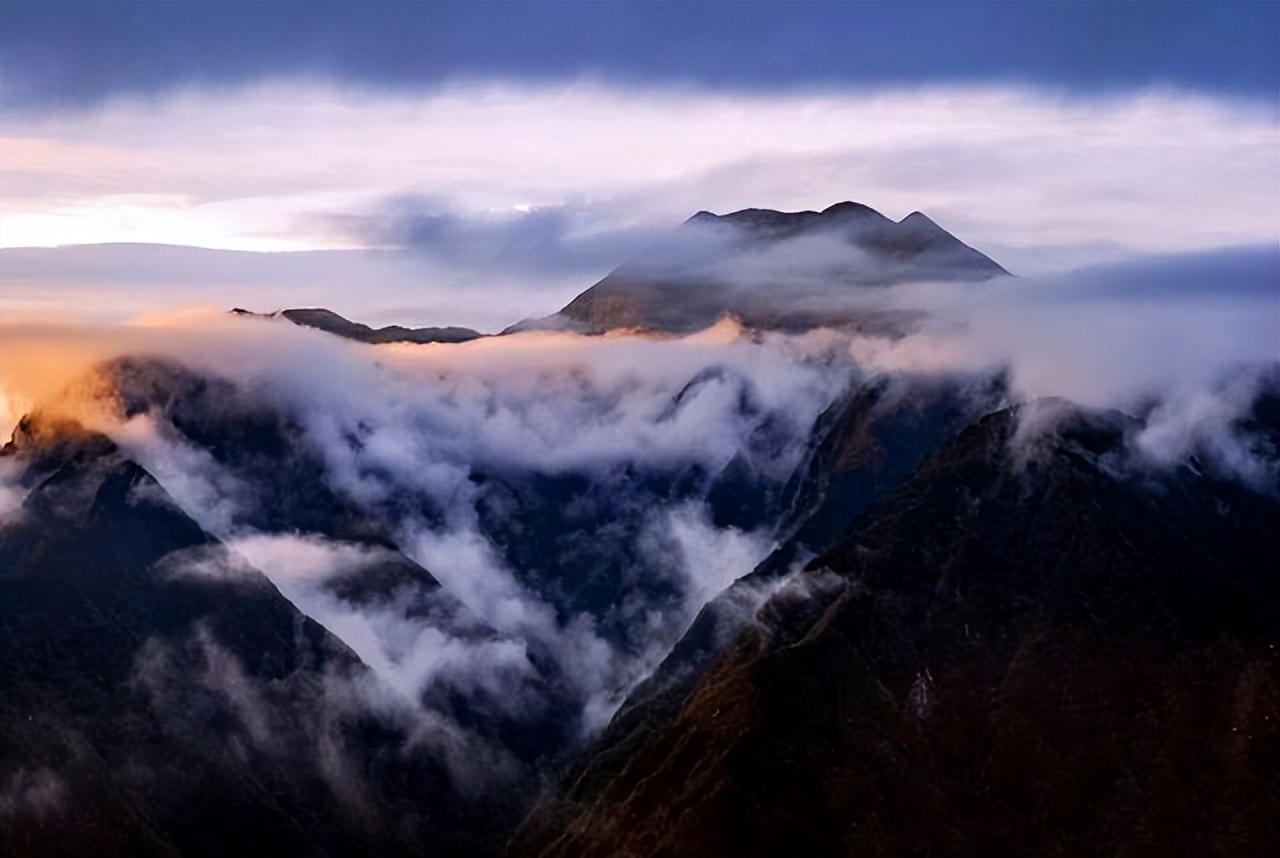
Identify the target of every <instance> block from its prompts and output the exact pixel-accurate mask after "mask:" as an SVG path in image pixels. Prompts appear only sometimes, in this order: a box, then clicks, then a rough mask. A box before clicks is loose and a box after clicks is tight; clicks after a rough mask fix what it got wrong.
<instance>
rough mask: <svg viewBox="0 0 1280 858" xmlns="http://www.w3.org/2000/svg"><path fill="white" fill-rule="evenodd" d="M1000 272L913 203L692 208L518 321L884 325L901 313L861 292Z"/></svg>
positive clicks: (896, 322) (674, 326)
mask: <svg viewBox="0 0 1280 858" xmlns="http://www.w3.org/2000/svg"><path fill="white" fill-rule="evenodd" d="M799 240H803V241H804V242H805V244H804V245H801V244H799V243H794V242H797V241H799ZM811 241H812V242H813V243H809V242H811ZM1008 273H1009V272H1007V271H1005V269H1004V268H1002V267H1001V266H1000V265H998V264H997V263H996V262H994V261H993V260H992V259H990V258H989V257H987V256H985V255H984V254H982V253H980V252H979V251H977V250H974V249H973V248H972V247H970V246H969V245H967V244H965V243H964V242H962V241H960V240H959V239H958V238H956V237H955V236H953V235H952V234H951V233H949V232H947V231H946V230H945V229H943V228H942V227H940V226H938V224H937V223H935V222H934V221H933V220H931V219H930V218H929V217H927V216H926V215H924V214H922V213H920V212H918V211H916V212H912V213H911V214H909V215H907V216H906V217H905V218H903V219H902V220H901V221H893V220H891V219H890V218H888V217H885V216H884V215H883V214H881V213H880V212H878V211H876V210H875V209H873V208H871V207H870V206H867V205H864V204H863V203H857V202H853V201H851V200H845V201H843V202H838V203H835V204H834V205H831V206H828V207H827V208H825V209H823V210H822V211H820V212H819V211H810V210H806V211H796V212H783V211H775V210H774V209H763V208H747V209H740V210H738V211H735V212H731V213H729V214H724V215H717V214H714V213H712V212H709V211H700V212H698V213H697V214H695V215H694V216H693V217H691V218H689V219H688V220H687V221H685V223H684V225H683V227H681V228H680V229H677V230H676V231H675V232H674V234H673V236H672V240H669V241H666V242H665V243H664V242H659V243H658V244H656V245H654V246H653V247H651V248H649V250H648V251H647V252H646V253H645V254H644V255H643V256H642V257H640V258H637V259H634V260H632V261H630V262H628V263H626V264H625V265H622V266H621V267H619V268H617V269H615V270H614V271H613V272H612V273H610V274H609V276H607V277H605V278H604V279H603V280H601V281H600V282H598V283H596V284H595V285H594V286H592V287H591V288H590V289H588V290H587V291H586V292H583V293H582V294H581V295H579V296H578V297H577V298H575V299H574V300H573V301H571V302H570V303H569V304H568V305H566V306H565V307H564V308H563V309H562V310H561V311H560V313H559V314H557V316H554V317H550V318H548V319H545V320H541V321H539V322H534V323H530V324H528V325H526V326H527V327H539V328H563V327H573V328H577V329H582V330H590V331H604V330H609V329H611V328H642V329H647V330H653V331H666V332H670V333H681V332H688V331H693V330H698V329H701V328H705V327H707V326H709V325H711V324H714V323H715V321H716V320H717V319H718V318H720V317H721V316H723V315H725V314H732V315H734V316H736V317H738V318H739V319H741V320H742V321H743V323H744V324H746V325H747V326H748V327H755V328H775V329H777V328H781V329H787V330H802V329H806V328H812V327H819V326H823V325H841V326H847V325H853V326H855V327H858V328H859V329H860V330H864V331H870V330H875V331H880V332H888V333H892V332H898V331H900V330H901V325H900V323H901V322H902V320H901V319H896V318H895V319H892V320H886V319H884V318H880V317H876V318H874V319H873V318H872V315H874V314H873V313H872V311H871V310H869V309H868V308H866V307H857V308H854V307H853V306H852V305H851V304H850V300H851V299H856V298H857V296H858V294H859V293H860V290H862V289H863V288H866V287H885V286H892V285H893V284H895V283H905V282H912V281H916V282H919V281H943V282H976V281H981V280H987V279H990V278H992V277H998V276H1002V275H1007V274H1008ZM863 294H865V293H863Z"/></svg>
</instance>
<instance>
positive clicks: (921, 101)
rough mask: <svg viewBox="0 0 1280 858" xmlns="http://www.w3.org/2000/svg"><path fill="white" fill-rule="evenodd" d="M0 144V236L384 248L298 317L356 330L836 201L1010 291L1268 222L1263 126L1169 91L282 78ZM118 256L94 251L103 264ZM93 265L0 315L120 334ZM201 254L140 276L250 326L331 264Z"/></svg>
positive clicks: (345, 264) (72, 116)
mask: <svg viewBox="0 0 1280 858" xmlns="http://www.w3.org/2000/svg"><path fill="white" fill-rule="evenodd" d="M0 129H3V139H0V164H3V173H4V175H3V180H4V182H5V187H6V207H5V211H4V213H3V229H2V230H0V240H2V241H3V242H4V244H5V245H7V246H9V247H14V246H19V245H28V246H30V245H51V244H59V245H64V244H73V243H101V242H145V243H166V244H183V245H198V246H203V247H212V248H219V249H236V250H242V251H268V250H317V249H352V248H369V247H379V248H384V249H388V250H390V249H397V250H398V252H399V255H394V256H392V257H388V256H385V255H379V254H370V255H352V256H346V257H340V258H338V257H334V260H337V265H336V270H335V271H334V273H333V274H331V275H330V276H327V277H325V276H321V277H318V278H316V279H315V281H314V282H315V285H314V288H313V290H312V293H311V296H310V300H308V301H307V302H306V303H308V304H326V303H327V304H341V303H342V301H343V297H342V296H343V295H344V294H349V293H350V292H351V290H352V289H354V288H357V287H363V286H364V285H365V284H371V286H372V288H371V289H370V300H369V301H367V302H366V304H365V306H364V307H363V308H354V309H353V310H351V311H350V312H351V314H352V315H354V316H356V317H360V318H366V319H371V320H372V321H379V322H380V321H384V320H385V321H388V322H389V321H396V320H395V319H393V318H392V316H393V314H394V311H395V310H396V309H398V308H406V307H411V308H412V307H416V308H418V312H419V314H418V315H417V317H416V318H415V319H412V320H406V319H399V320H398V321H402V322H417V323H421V324H445V323H456V324H465V325H469V326H472V327H479V328H481V329H488V330H493V329H500V328H502V327H504V326H505V325H507V324H510V323H512V322H514V321H515V320H517V319H519V318H521V317H524V316H531V315H545V314H546V313H547V312H550V311H552V310H554V309H555V308H556V307H557V306H560V305H562V304H563V303H564V302H565V301H567V300H568V299H569V298H571V297H572V296H573V295H574V294H576V293H577V292H579V291H581V289H582V288H584V287H585V286H586V285H588V284H589V283H590V282H591V281H593V280H594V279H597V278H599V277H600V276H603V275H604V274H605V273H606V272H607V271H608V270H609V269H610V268H612V267H613V266H614V265H616V264H618V263H620V262H622V261H624V260H625V259H626V258H628V257H629V256H630V255H631V253H638V252H642V251H643V250H644V248H645V247H647V246H648V244H649V243H650V242H651V241H652V240H653V237H654V236H655V235H656V234H659V233H660V232H661V231H663V230H665V229H669V228H671V227H672V226H674V225H675V224H677V223H679V222H681V221H683V220H684V219H685V218H687V217H688V216H689V215H691V214H692V213H693V212H695V211H698V210H700V209H710V210H713V211H717V212H721V213H723V212H728V211H733V210H736V209H740V208H745V207H750V206H762V207H770V208H776V209H780V210H798V209H809V208H822V207H825V206H826V205H829V204H830V203H833V202H836V201H837V200H839V199H842V198H850V199H855V200H858V201H860V202H864V203H866V204H869V205H871V206H872V207H874V208H877V209H879V210H881V211H883V212H885V213H886V214H888V215H890V216H891V217H893V218H894V219H898V218H901V217H902V216H903V215H905V214H907V213H908V212H910V211H912V210H917V209H918V210H922V211H925V212H926V213H928V214H929V215H930V216H932V217H933V218H934V219H935V220H937V221H938V222H939V223H941V224H942V225H943V226H945V227H946V228H948V229H949V230H951V231H952V232H954V233H955V234H957V235H958V236H959V237H960V238H961V239H963V240H964V241H966V242H967V243H969V244H972V245H973V246H975V247H978V248H980V249H982V250H983V251H984V252H986V253H988V254H989V255H991V256H992V257H993V258H994V259H996V260H997V261H998V262H1000V263H1001V264H1003V265H1005V267H1007V268H1009V269H1010V270H1012V271H1015V272H1017V273H1023V274H1034V273H1044V272H1047V271H1053V270H1064V269H1068V268H1074V267H1079V266H1080V265H1083V264H1089V263H1098V262H1103V261H1115V260H1118V259H1122V258H1125V257H1128V256H1134V255H1142V254H1149V253H1171V252H1177V251H1189V250H1204V249H1212V248H1218V247H1228V246H1238V245H1245V244H1254V243H1259V242H1270V241H1272V240H1273V239H1274V224H1275V222H1276V219H1277V217H1278V216H1280V202H1278V200H1277V196H1276V194H1275V191H1274V188H1275V187H1276V186H1277V184H1280V167H1277V164H1276V160H1275V158H1274V152H1275V150H1276V148H1277V145H1280V131H1278V130H1277V125H1276V121H1275V116H1274V111H1273V110H1270V109H1269V108H1267V107H1266V106H1261V105H1258V104H1254V103H1251V102H1232V101H1226V100H1214V99H1211V98H1207V97H1205V96H1202V95H1195V94H1188V93H1185V92H1178V91H1174V90H1154V91H1145V92H1142V93H1138V94H1129V95H1114V96H1109V97H1105V98H1083V97H1064V96H1062V95H1060V94H1057V93H1054V92H1052V91H1046V90H1038V89H1026V88H1008V87H1000V88H997V87H985V88H961V87H949V88H930V89H922V90H894V91H876V92H857V93H849V92H844V93H839V92H798V93H786V94H771V95H770V94H742V93H723V92H712V91H705V90H696V89H652V88H651V89H633V88H626V87H619V86H610V85H605V84H600V83H574V84H557V85H540V86H532V85H513V84H498V83H489V84H466V85H463V84H458V85H453V86H450V87H445V88H443V89H440V90H437V91H433V92H431V93H426V94H420V95H412V94H386V93H383V94H372V95H371V94H370V93H368V92H364V91H360V90H354V89H350V88H343V87H339V86H333V85H323V84H317V83H309V82H303V81H295V82H290V83H274V84H260V85H255V86H251V87H247V88H243V89H240V88H237V89H234V90H223V89H190V90H183V91H180V92H175V93H172V94H169V95H167V96H166V97H164V98H162V99H160V100H158V101H142V100H130V99H117V100H112V101H110V102H108V103H105V104H103V105H102V106H101V107H99V108H97V109H95V110H93V111H69V112H55V113H50V114H47V115H41V116H15V117H6V118H5V120H4V121H3V123H2V124H0ZM1081 141H1087V145H1081ZM107 163H109V164H111V165H112V169H111V170H110V171H102V170H99V169H97V167H98V165H101V164H107ZM1081 177H1087V180H1083V181H1082V178H1081ZM126 252H127V251H124V250H120V249H108V248H104V249H101V250H98V251H93V252H92V253H93V254H101V256H100V257H99V258H98V259H97V260H96V262H98V263H101V264H103V265H104V266H107V267H110V265H111V262H110V260H111V259H112V258H113V257H115V258H116V259H119V258H120V256H121V254H124V253H126ZM0 253H2V254H3V255H5V256H8V255H12V251H3V252H0ZM89 253H90V252H89V251H84V252H81V253H80V255H79V256H72V255H67V256H66V257H64V256H63V255H61V254H60V253H59V254H51V255H49V256H47V257H44V258H42V259H41V260H39V261H38V262H32V261H30V259H29V258H28V257H22V256H15V257H14V262H13V263H12V266H11V265H10V264H6V265H5V269H6V272H7V271H9V270H11V268H12V269H13V270H15V271H16V273H14V274H9V273H6V274H5V275H4V277H5V280H4V284H5V298H4V301H5V303H6V305H7V306H8V307H14V306H15V305H14V304H13V303H12V302H17V304H18V306H22V305H23V302H25V306H30V305H31V304H38V303H40V302H41V301H43V302H44V303H46V304H48V303H52V302H54V301H56V300H58V297H59V296H65V294H66V292H64V290H66V291H72V290H78V291H72V294H75V296H76V297H77V298H78V299H79V300H80V302H84V303H85V305H86V306H88V307H93V306H94V305H95V304H96V307H97V309H98V311H99V313H102V314H106V313H112V312H114V313H115V318H117V319H119V318H122V316H123V314H126V313H127V311H122V310H118V309H117V310H112V309H111V308H112V307H113V306H116V304H117V303H118V304H119V305H127V304H128V303H129V301H128V300H123V301H122V300H120V299H122V298H124V299H127V298H129V297H131V296H136V294H137V293H136V292H133V291H131V289H130V287H129V286H128V285H127V284H125V285H124V286H119V285H117V287H116V289H115V291H114V292H113V293H111V294H110V295H108V294H106V293H102V294H100V295H99V296H98V300H97V301H96V302H94V301H93V300H92V291H93V290H91V289H88V288H86V284H85V283H84V282H83V280H80V281H77V272H82V271H83V266H84V264H85V263H84V260H85V258H86V255H88V254H89ZM157 253H158V252H157ZM316 259H317V260H318V259H319V258H318V257H317V258H316ZM6 262H7V260H6ZM205 262H206V260H203V259H197V257H196V256H194V255H193V256H189V257H183V256H180V255H178V254H172V253H171V254H168V255H167V256H166V255H165V254H163V253H161V254H160V255H159V256H156V257H153V258H152V259H151V260H150V261H148V262H147V263H145V264H142V263H140V264H139V265H138V267H137V269H136V270H141V271H145V272H147V273H146V274H144V275H140V276H144V277H145V278H146V279H148V280H150V281H151V282H155V283H157V284H158V283H160V282H161V281H163V283H164V284H165V286H166V287H167V288H172V289H174V290H175V291H177V292H181V293H183V294H190V295H195V296H200V297H199V298H198V300H202V301H213V302H216V303H219V304H220V305H221V304H223V303H225V301H223V300H221V296H222V295H225V294H234V293H236V292H238V291H247V289H248V287H249V284H250V283H252V284H253V285H254V287H255V288H259V287H260V292H259V294H260V295H261V301H262V302H263V303H264V304H266V303H268V302H269V304H270V306H260V307H254V308H251V309H264V310H266V309H277V308H278V307H280V306H284V305H285V304H287V303H288V302H289V301H290V300H291V296H292V295H294V294H297V290H296V289H295V287H294V286H293V285H292V284H294V283H297V282H300V281H301V280H302V279H303V278H304V277H305V276H306V275H305V272H306V271H309V270H314V269H315V268H318V267H321V264H322V263H320V262H319V261H316V262H314V263H312V262H309V261H307V260H305V259H302V260H298V261H297V262H296V263H285V262H282V261H280V260H278V259H276V258H274V257H271V256H266V255H260V256H255V257H234V258H232V257H227V258H226V259H225V260H220V261H218V262H216V263H215V265H214V266H213V268H214V269H215V270H217V271H223V272H225V273H224V274H222V275H221V276H220V277H218V278H216V279H217V280H218V282H217V283H216V284H215V283H213V282H211V280H212V279H215V278H211V277H210V276H209V275H207V274H204V273H202V271H203V266H204V265H205ZM282 270H283V271H285V272H286V276H285V277H284V283H283V285H282V286H279V287H271V286H270V285H269V284H270V283H271V282H273V280H274V279H275V277H276V275H277V274H279V273H280V272H281V271H282ZM263 284H266V285H263ZM102 288H103V289H106V288H108V287H106V286H103V287H102ZM522 289H525V290H529V294H528V295H527V296H524V297H522V296H521V290H522ZM10 295H13V296H14V297H13V298H10V297H9V296H10ZM113 302H116V303H113ZM507 302H511V303H510V309H509V310H504V307H505V306H506V305H507ZM360 309H363V312H359V310H360ZM450 311H452V312H450ZM437 313H438V314H440V315H437ZM446 314H447V315H446ZM428 315H430V316H431V318H424V317H425V316H428ZM499 317H501V318H499Z"/></svg>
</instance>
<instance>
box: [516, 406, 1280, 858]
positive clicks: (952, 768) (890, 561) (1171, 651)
mask: <svg viewBox="0 0 1280 858" xmlns="http://www.w3.org/2000/svg"><path fill="white" fill-rule="evenodd" d="M1272 397H1273V398H1274V394H1272ZM1017 422H1018V421H1017V416H1016V414H1015V413H1014V412H1011V411H1008V410H1002V411H998V412H996V413H993V414H991V415H990V416H988V417H986V418H983V419H982V420H980V421H978V422H976V423H974V424H973V425H971V426H970V427H969V428H967V429H965V430H964V431H963V432H961V433H960V434H959V435H957V436H956V437H955V438H954V439H953V440H952V441H950V442H948V443H946V444H944V445H943V446H942V447H940V448H939V449H938V450H937V451H936V452H934V453H933V454H931V455H930V456H929V457H928V458H927V459H926V461H925V462H924V463H923V464H922V465H921V466H920V467H919V468H918V469H917V470H916V472H915V473H914V474H913V475H912V477H911V478H910V479H908V480H907V481H906V482H904V483H903V484H902V485H901V486H900V487H899V488H898V489H897V490H895V491H894V492H893V493H892V494H890V495H889V496H888V497H887V498H885V499H884V500H883V501H882V502H880V503H877V504H876V505H874V506H873V507H872V508H870V509H868V510H867V511H866V512H865V513H864V514H862V515H861V516H859V517H858V519H857V520H856V521H855V522H854V523H853V526H852V528H851V529H850V531H849V533H848V535H847V536H846V537H845V538H844V539H843V540H842V541H841V542H840V544H839V545H837V546H836V547H835V548H833V549H832V550H831V551H829V552H827V553H826V554H824V555H822V556H821V557H819V558H817V559H815V560H814V561H812V562H811V563H810V564H809V566H808V567H807V571H806V572H805V573H804V574H805V576H806V577H808V578H809V579H811V583H810V585H809V586H808V587H799V586H793V587H792V588H790V589H788V590H784V591H783V592H781V593H779V595H778V596H776V597H775V598H774V599H773V600H772V601H771V602H769V603H768V604H766V606H765V607H764V608H763V609H762V610H761V612H760V614H759V615H758V617H757V620H756V621H755V622H754V623H752V624H751V625H750V626H749V627H748V628H747V629H746V630H744V631H743V633H742V634H741V635H739V636H738V638H737V639H736V640H735V641H734V642H733V643H732V644H730V645H729V646H727V647H726V648H725V649H724V650H722V653H723V654H722V656H721V657H720V658H719V659H718V660H717V662H716V664H715V666H714V667H713V668H712V669H711V671H710V672H709V673H707V674H706V675H705V676H704V677H703V678H702V679H701V680H700V681H699V682H697V683H696V685H694V687H693V688H692V689H691V690H689V691H688V693H687V695H686V696H685V697H684V702H683V704H682V705H681V706H680V707H679V709H678V711H677V712H675V713H670V714H666V715H662V716H660V717H658V718H656V719H655V720H653V721H651V722H649V723H648V724H647V725H646V726H645V728H644V730H642V731H641V736H642V738H639V739H638V740H637V739H632V740H631V741H629V742H628V743H627V744H625V745H623V746H618V745H614V746H610V745H609V744H608V743H607V742H606V743H605V744H604V745H603V746H602V747H601V748H600V749H599V751H598V752H597V753H598V756H596V755H593V754H588V755H587V756H586V757H585V758H584V762H586V763H588V764H591V761H593V760H595V762H594V764H592V765H593V766H594V767H591V766H590V765H589V767H588V768H586V769H583V768H581V767H575V768H573V769H571V770H570V774H569V775H568V776H567V777H566V779H565V781H564V782H563V785H562V787H561V789H560V791H558V792H557V793H554V794H553V796H551V797H548V798H545V799H544V800H543V802H542V803H541V804H540V806H539V809H538V810H535V812H534V813H533V814H532V815H531V817H530V818H529V819H528V820H527V821H526V823H525V825H524V827H523V829H522V833H521V835H520V836H518V837H517V839H516V840H515V842H514V843H513V845H512V847H511V849H510V850H509V854H510V855H513V856H522V855H539V856H559V855H575V856H587V855H616V854H637V855H652V856H657V855H687V854H698V855H734V856H753V855H758V856H780V855H791V854H804V855H816V856H821V855H831V856H837V855H900V854H925V853H928V854H939V855H976V854H985V855H1026V854H1098V853H1101V852H1106V853H1108V854H1124V855H1153V856H1154V855H1169V854H1187V855H1190V854H1223V855H1266V854H1273V853H1274V851H1275V849H1276V848H1277V846H1278V845H1280V831H1278V830H1277V827H1276V824H1275V820H1276V819H1277V818H1280V791H1278V790H1277V788H1276V787H1277V784H1276V781H1275V773H1276V771H1277V768H1276V763H1277V761H1278V760H1280V723H1277V719H1276V715H1275V713H1276V712H1277V707H1278V706H1280V659H1278V658H1277V655H1276V652H1277V650H1276V647H1277V645H1278V644H1280V631H1278V630H1280V578H1277V576H1276V575H1275V574H1274V569H1275V568H1276V560H1277V559H1280V539H1278V537H1277V534H1278V533H1280V528H1277V525H1278V524H1280V502H1278V501H1277V499H1276V497H1274V496H1273V495H1268V494H1257V493H1255V492H1253V491H1250V490H1248V489H1242V488H1241V487H1239V486H1238V485H1235V484H1232V483H1229V482H1226V483H1224V482H1220V481H1217V480H1215V479H1213V478H1210V477H1205V476H1203V475H1201V474H1198V473H1196V472H1194V471H1192V470H1190V469H1183V470H1180V471H1178V472H1176V473H1173V474H1169V475H1165V476H1160V475H1152V476H1151V477H1150V478H1149V479H1145V480H1134V479H1117V478H1116V477H1115V475H1114V474H1113V473H1110V472H1109V470H1110V469H1109V468H1108V466H1107V465H1106V464H1105V459H1106V458H1107V457H1108V456H1109V455H1112V454H1114V453H1116V451H1117V450H1119V449H1120V448H1121V447H1122V446H1123V434H1124V430H1123V425H1122V424H1117V422H1116V421H1115V420H1114V419H1112V418H1109V417H1107V416H1106V415H1100V416H1098V417H1094V416H1091V415H1088V414H1084V413H1080V412H1077V414H1076V416H1074V417H1072V418H1071V419H1070V420H1068V421H1066V422H1064V424H1063V425H1062V426H1061V428H1060V429H1059V430H1058V431H1056V432H1055V433H1054V435H1053V436H1052V437H1051V438H1047V439H1043V440H1042V442H1041V443H1040V444H1039V446H1038V449H1037V450H1035V452H1034V453H1032V454H1031V456H1030V457H1029V458H1027V459H1025V460H1023V461H1022V462H1017V461H1015V460H1013V459H1011V457H1010V445H1011V443H1012V442H1013V438H1014V435H1015V432H1016V428H1017ZM1267 431H1268V432H1270V431H1274V427H1270V428H1268V430H1267ZM795 583H796V584H797V585H798V584H799V583H800V582H798V581H797V582H795ZM580 765H581V764H580Z"/></svg>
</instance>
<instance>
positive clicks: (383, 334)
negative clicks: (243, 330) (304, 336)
mask: <svg viewBox="0 0 1280 858" xmlns="http://www.w3.org/2000/svg"><path fill="white" fill-rule="evenodd" d="M231 312H232V313H235V314H236V315H237V316H266V317H268V318H272V317H275V316H280V317H282V318H285V319H288V320H289V321H290V322H293V323H294V324H295V325H301V326H302V327H304V328H316V329H317V330H321V331H325V332H327V333H330V334H334V335H335V336H339V337H343V338H344V339H348V340H357V341H359V342H362V343H465V342H467V341H468V340H474V339H477V338H478V337H480V336H482V335H481V333H480V332H479V331H474V330H472V329H471V328H459V327H456V326H453V325H450V326H448V327H443V328H435V327H431V328H406V327H403V326H401V325H388V326H386V327H383V328H371V327H369V326H368V325H365V324H362V323H360V322H353V321H351V320H350V319H347V318H344V317H343V316H339V315H338V314H337V313H335V312H333V311H332V310H327V309H324V308H323V307H305V308H298V309H291V310H280V311H279V312H277V313H253V312H250V311H249V310H245V309H242V308H240V307H236V308H235V309H233V310H232V311H231Z"/></svg>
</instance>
